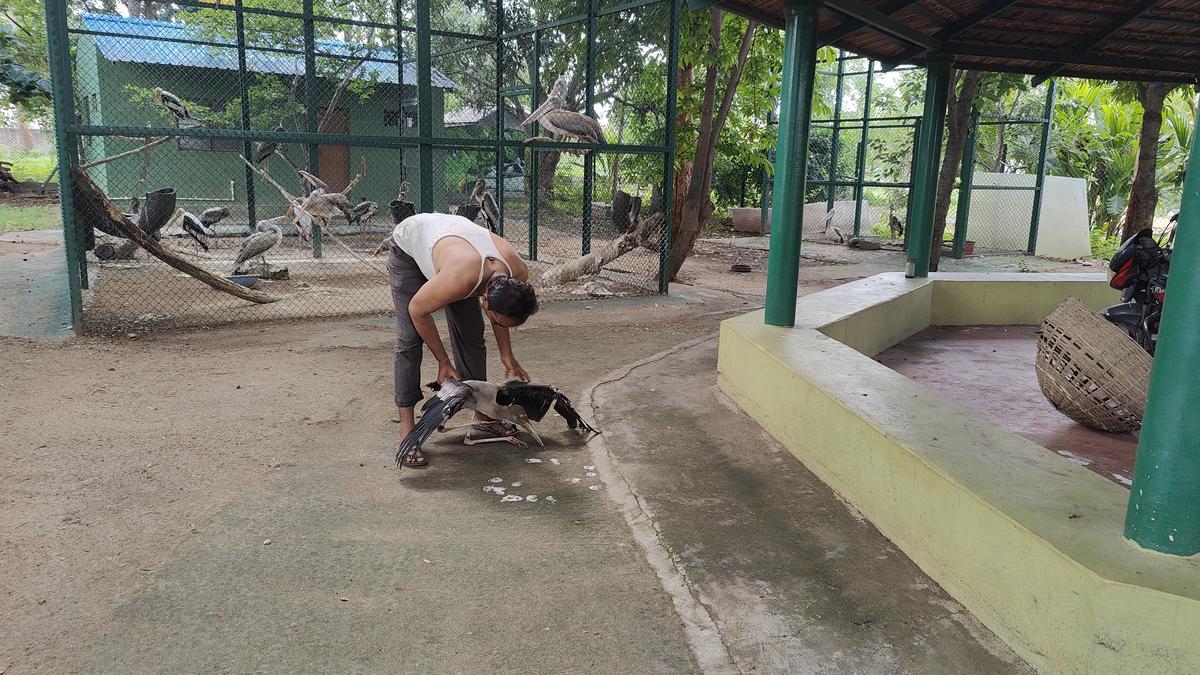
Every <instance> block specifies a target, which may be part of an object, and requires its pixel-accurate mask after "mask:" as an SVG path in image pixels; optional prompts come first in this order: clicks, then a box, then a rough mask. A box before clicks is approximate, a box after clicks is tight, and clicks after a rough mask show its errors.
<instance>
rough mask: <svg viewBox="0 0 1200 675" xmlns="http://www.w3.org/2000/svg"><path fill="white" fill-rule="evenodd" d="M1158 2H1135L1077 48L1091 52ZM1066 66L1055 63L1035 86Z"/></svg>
mask: <svg viewBox="0 0 1200 675" xmlns="http://www.w3.org/2000/svg"><path fill="white" fill-rule="evenodd" d="M1157 2H1158V0H1141V2H1138V3H1135V4H1134V5H1133V6H1132V7H1130V8H1129V9H1127V10H1125V11H1124V12H1122V13H1121V14H1120V16H1118V17H1117V18H1116V19H1115V20H1113V21H1112V23H1110V24H1108V25H1107V26H1105V27H1104V29H1103V30H1100V31H1098V32H1097V33H1094V34H1093V35H1091V36H1089V37H1088V38H1087V39H1086V40H1084V41H1082V42H1080V43H1078V44H1077V45H1075V48H1076V49H1078V50H1079V51H1080V53H1082V54H1086V53H1087V52H1090V51H1091V50H1093V49H1095V48H1096V47H1098V46H1099V45H1100V44H1102V43H1103V42H1104V41H1105V40H1107V39H1108V38H1110V37H1112V36H1113V35H1114V34H1115V33H1117V32H1118V31H1120V30H1121V29H1122V28H1124V27H1125V26H1127V25H1129V22H1131V21H1133V20H1134V19H1137V18H1138V16H1139V15H1141V14H1145V13H1146V12H1147V11H1149V10H1150V8H1151V7H1153V6H1154V5H1155V4H1156V3H1157ZM1066 67H1067V64H1066V63H1055V64H1054V65H1052V66H1050V67H1049V68H1047V69H1046V71H1045V72H1043V73H1041V74H1040V75H1038V76H1037V77H1035V78H1033V86H1035V87H1036V86H1038V85H1039V84H1041V83H1043V82H1045V81H1046V80H1048V79H1050V78H1052V77H1054V76H1055V75H1057V74H1058V73H1059V72H1061V71H1062V69H1063V68H1066Z"/></svg>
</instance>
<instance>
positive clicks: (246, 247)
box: [233, 220, 283, 274]
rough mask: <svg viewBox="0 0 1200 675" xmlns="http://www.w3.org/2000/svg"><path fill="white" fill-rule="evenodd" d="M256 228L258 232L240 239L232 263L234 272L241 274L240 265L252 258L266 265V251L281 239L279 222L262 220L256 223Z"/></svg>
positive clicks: (281, 232) (281, 230) (276, 244)
mask: <svg viewBox="0 0 1200 675" xmlns="http://www.w3.org/2000/svg"><path fill="white" fill-rule="evenodd" d="M258 229H259V231H258V232H255V233H254V234H252V235H250V236H248V237H246V238H245V239H243V240H242V248H241V250H240V251H238V256H237V260H235V261H234V263H233V273H234V274H241V273H242V266H243V265H245V264H246V263H247V262H249V261H250V260H253V259H254V258H258V259H259V260H261V261H262V263H263V264H264V265H266V264H267V258H266V254H267V251H270V250H271V249H273V248H275V247H276V246H278V245H279V242H281V241H283V228H281V227H279V223H275V222H270V221H266V220H264V221H261V222H260V223H259V224H258Z"/></svg>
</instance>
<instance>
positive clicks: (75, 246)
mask: <svg viewBox="0 0 1200 675" xmlns="http://www.w3.org/2000/svg"><path fill="white" fill-rule="evenodd" d="M66 10H67V8H66V4H65V2H61V1H60V2H55V1H54V0H49V1H48V2H46V44H47V47H48V50H47V51H48V52H49V66H50V75H51V77H52V78H53V80H54V91H56V92H64V91H65V92H71V95H68V96H55V97H54V138H55V145H56V146H57V150H58V175H59V180H58V192H59V203H60V208H61V210H62V223H63V251H64V254H65V256H66V262H67V288H68V293H69V294H70V296H71V325H72V326H73V327H74V329H75V331H76V332H79V330H80V328H81V327H82V325H83V292H82V289H83V288H86V287H87V262H86V259H85V258H84V246H83V241H81V239H82V237H81V236H80V235H81V234H82V232H80V229H79V227H78V224H77V223H76V222H75V201H74V194H75V193H74V190H73V189H72V185H71V170H70V167H73V166H75V163H76V161H77V159H78V153H77V151H76V148H77V142H78V141H77V139H76V138H75V137H73V136H72V135H71V134H69V133H68V132H67V127H68V126H70V125H71V124H72V123H74V121H75V97H74V91H75V86H74V83H73V81H74V77H73V74H72V72H71V46H70V43H69V42H68V37H67V35H68V33H67V11H66Z"/></svg>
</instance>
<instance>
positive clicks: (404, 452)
mask: <svg viewBox="0 0 1200 675" xmlns="http://www.w3.org/2000/svg"><path fill="white" fill-rule="evenodd" d="M471 393H472V392H471V388H470V387H468V386H466V385H465V384H463V383H462V382H458V381H456V380H446V381H445V382H443V383H442V386H441V389H439V390H438V393H437V396H434V397H433V398H431V399H429V400H428V401H426V402H425V405H423V406H421V419H420V420H419V421H418V422H417V424H416V426H414V427H413V428H412V431H410V432H408V435H407V436H405V437H404V440H402V441H400V447H399V448H398V449H397V450H396V464H398V465H400V466H404V460H405V459H407V458H408V457H409V456H411V455H412V454H413V453H414V452H416V451H417V450H420V449H421V444H422V443H424V442H425V439H427V438H429V436H430V435H432V434H433V432H434V430H436V429H437V428H438V427H440V426H442V425H444V424H445V423H446V420H449V419H450V418H451V417H454V414H455V413H457V412H458V411H459V410H462V409H463V406H465V405H466V404H467V403H468V402H469V401H470V400H471Z"/></svg>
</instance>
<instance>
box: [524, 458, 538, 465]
mask: <svg viewBox="0 0 1200 675" xmlns="http://www.w3.org/2000/svg"><path fill="white" fill-rule="evenodd" d="M525 463H526V464H541V463H542V460H540V459H538V458H537V457H526V458H525Z"/></svg>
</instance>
